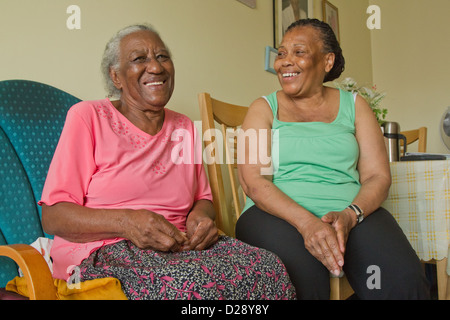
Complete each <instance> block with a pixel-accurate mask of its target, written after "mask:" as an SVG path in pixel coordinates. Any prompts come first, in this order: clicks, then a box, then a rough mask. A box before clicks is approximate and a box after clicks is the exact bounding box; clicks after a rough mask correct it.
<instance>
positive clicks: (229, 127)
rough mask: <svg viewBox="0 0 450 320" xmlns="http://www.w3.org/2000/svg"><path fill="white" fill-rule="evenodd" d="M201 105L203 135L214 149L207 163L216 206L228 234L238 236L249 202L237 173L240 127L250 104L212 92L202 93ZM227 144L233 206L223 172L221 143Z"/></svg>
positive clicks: (220, 221)
mask: <svg viewBox="0 0 450 320" xmlns="http://www.w3.org/2000/svg"><path fill="white" fill-rule="evenodd" d="M199 106H200V112H201V117H202V131H203V137H204V139H205V140H207V141H205V150H207V149H208V148H209V150H212V151H213V152H212V154H210V155H209V156H210V157H211V158H210V160H209V161H207V167H208V175H209V180H210V185H211V192H212V194H213V198H214V208H215V210H216V212H217V226H218V228H219V229H220V230H222V231H224V232H225V233H226V234H228V235H230V236H234V225H235V223H236V221H237V219H238V218H239V215H240V213H241V210H242V208H243V205H244V203H245V194H244V193H243V191H241V192H240V190H239V189H240V184H239V179H238V177H237V173H236V171H237V152H236V151H237V149H236V146H237V136H236V130H237V129H238V128H239V127H240V125H241V124H242V122H243V121H244V117H245V115H246V114H247V110H248V108H247V107H244V106H239V105H233V104H229V103H226V102H222V101H219V100H215V99H213V98H211V96H210V95H209V94H208V93H201V94H200V95H199ZM215 121H217V123H218V124H219V125H220V126H221V131H219V132H217V131H218V129H216V125H215ZM227 137H228V139H227ZM230 140H231V141H230ZM223 145H224V146H225V156H226V167H227V171H228V176H229V183H230V185H231V198H232V204H233V205H232V207H233V208H230V207H231V206H230V205H228V203H227V200H226V199H229V198H230V197H229V195H228V194H227V193H226V189H225V181H224V179H223V175H222V166H221V164H222V163H223V162H224V161H223V148H221V146H223ZM212 146H214V148H212ZM240 196H243V201H241V197H240ZM243 202H244V203H243ZM231 209H233V210H231Z"/></svg>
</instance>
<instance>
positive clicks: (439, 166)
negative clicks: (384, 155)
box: [382, 160, 450, 274]
mask: <svg viewBox="0 0 450 320" xmlns="http://www.w3.org/2000/svg"><path fill="white" fill-rule="evenodd" d="M390 166H391V174H392V185H391V188H390V190H389V197H388V199H387V200H386V201H385V202H384V203H383V205H382V206H383V207H384V208H385V209H387V210H388V211H390V212H391V213H392V215H393V216H394V218H395V219H396V220H397V221H398V223H399V224H400V227H401V228H402V229H403V231H404V233H405V234H406V236H407V237H408V239H409V241H410V242H411V245H412V247H413V248H414V250H416V252H417V255H418V256H419V258H420V259H422V260H424V261H428V260H431V259H436V260H441V259H443V258H445V257H448V255H449V243H450V179H449V178H450V160H439V161H437V160H434V161H405V162H391V163H390ZM449 261H450V259H449ZM449 266H450V264H449ZM449 266H448V267H447V272H448V273H449V274H450V268H449Z"/></svg>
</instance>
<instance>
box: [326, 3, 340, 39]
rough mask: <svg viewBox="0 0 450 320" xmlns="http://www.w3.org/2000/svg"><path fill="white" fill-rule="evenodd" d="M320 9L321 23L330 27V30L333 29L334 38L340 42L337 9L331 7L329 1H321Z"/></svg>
mask: <svg viewBox="0 0 450 320" xmlns="http://www.w3.org/2000/svg"><path fill="white" fill-rule="evenodd" d="M322 9H323V21H325V22H326V23H328V24H329V25H330V26H331V29H333V31H334V34H335V35H336V38H337V39H338V41H341V40H340V37H339V14H338V8H336V7H335V6H334V5H332V4H331V3H330V2H329V1H327V0H323V7H322Z"/></svg>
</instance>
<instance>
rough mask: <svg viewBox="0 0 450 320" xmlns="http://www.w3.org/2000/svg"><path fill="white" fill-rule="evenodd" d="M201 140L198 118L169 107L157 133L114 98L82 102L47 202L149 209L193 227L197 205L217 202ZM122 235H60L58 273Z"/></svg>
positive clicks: (56, 160)
mask: <svg viewBox="0 0 450 320" xmlns="http://www.w3.org/2000/svg"><path fill="white" fill-rule="evenodd" d="M197 138H198V137H197V131H196V128H195V126H194V124H193V122H192V121H191V120H190V119H189V118H188V117H186V116H184V115H182V114H180V113H177V112H174V111H172V110H169V109H165V118H164V124H163V127H162V129H161V131H159V132H158V133H157V134H156V135H154V136H151V135H149V134H147V133H145V132H143V131H141V130H140V129H138V128H137V127H136V126H134V125H133V124H132V123H131V122H130V121H129V120H128V119H127V118H126V117H125V116H123V115H122V114H121V113H120V112H119V111H118V110H117V109H116V108H115V107H114V106H113V105H112V103H111V102H110V101H109V100H108V99H103V100H98V101H83V102H80V103H78V104H76V105H74V106H73V107H72V108H71V109H70V110H69V112H68V114H67V119H66V123H65V126H64V129H63V131H62V133H61V137H60V141H59V143H58V146H57V148H56V151H55V154H54V157H53V160H52V163H51V165H50V169H49V172H48V176H47V180H46V182H45V186H44V190H43V193H42V199H41V200H40V201H39V205H42V203H45V204H47V205H49V206H50V205H53V204H55V203H58V202H72V203H75V204H79V205H83V206H86V207H89V208H103V209H105V208H109V209H118V208H127V209H147V210H150V211H152V212H155V213H158V214H161V215H163V216H164V217H165V218H166V219H167V220H168V221H169V222H171V223H172V224H174V225H175V226H176V227H177V228H178V229H180V230H181V231H185V229H186V217H187V215H188V213H189V211H190V209H191V208H192V206H193V204H194V202H195V201H197V200H201V199H207V200H212V196H211V191H210V187H209V184H208V180H207V177H206V174H205V171H204V167H203V165H202V155H201V153H202V149H201V141H198V140H199V139H197ZM120 240H122V239H119V238H116V239H105V240H102V241H94V242H88V243H73V242H69V241H66V240H64V239H62V238H60V237H58V236H55V238H54V242H53V247H52V251H51V256H52V259H53V276H54V277H55V278H58V279H64V280H67V278H68V277H69V274H70V272H71V270H72V269H73V268H74V267H75V266H77V265H79V264H80V263H81V262H82V260H83V259H85V258H87V257H88V256H89V255H90V254H91V253H92V252H93V251H95V250H96V249H98V248H100V247H101V246H103V245H106V244H110V243H114V242H117V241H120Z"/></svg>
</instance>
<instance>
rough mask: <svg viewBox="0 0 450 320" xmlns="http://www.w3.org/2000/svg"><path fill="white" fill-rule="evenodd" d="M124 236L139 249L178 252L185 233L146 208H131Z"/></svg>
mask: <svg viewBox="0 0 450 320" xmlns="http://www.w3.org/2000/svg"><path fill="white" fill-rule="evenodd" d="M126 238H127V239H129V240H130V241H131V242H133V243H134V244H135V245H136V246H138V247H139V248H141V249H152V250H158V251H172V252H178V251H181V250H182V247H183V245H185V244H186V242H187V238H186V235H185V234H184V233H183V232H181V231H180V230H178V229H177V228H176V227H175V226H174V225H173V224H171V223H170V222H169V221H167V220H166V219H165V218H164V217H163V216H162V215H159V214H156V213H154V212H151V211H148V210H133V211H132V213H131V215H130V219H129V225H128V226H127V231H126Z"/></svg>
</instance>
